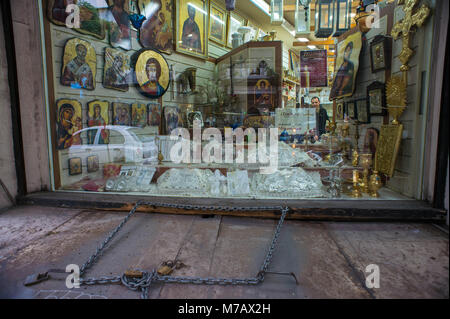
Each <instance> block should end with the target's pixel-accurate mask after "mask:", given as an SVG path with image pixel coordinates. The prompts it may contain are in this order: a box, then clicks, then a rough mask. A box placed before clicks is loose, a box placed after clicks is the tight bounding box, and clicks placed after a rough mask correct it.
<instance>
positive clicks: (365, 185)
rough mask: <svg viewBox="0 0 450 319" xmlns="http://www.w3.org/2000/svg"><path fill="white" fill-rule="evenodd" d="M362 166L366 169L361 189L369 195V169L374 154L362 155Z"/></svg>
mask: <svg viewBox="0 0 450 319" xmlns="http://www.w3.org/2000/svg"><path fill="white" fill-rule="evenodd" d="M360 163H361V166H362V167H363V168H364V171H363V178H362V179H361V183H360V186H361V189H362V191H363V192H364V193H369V169H370V166H371V165H372V154H370V153H366V154H361V157H360Z"/></svg>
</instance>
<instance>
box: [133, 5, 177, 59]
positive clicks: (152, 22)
mask: <svg viewBox="0 0 450 319" xmlns="http://www.w3.org/2000/svg"><path fill="white" fill-rule="evenodd" d="M138 4H139V12H140V14H141V15H143V16H145V18H146V19H145V20H144V22H143V23H142V26H141V28H140V30H139V41H140V43H141V45H142V46H143V47H144V48H149V49H150V48H152V49H156V50H158V51H161V52H163V53H166V54H172V52H173V19H172V12H173V0H139V2H138Z"/></svg>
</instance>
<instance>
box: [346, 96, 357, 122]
mask: <svg viewBox="0 0 450 319" xmlns="http://www.w3.org/2000/svg"><path fill="white" fill-rule="evenodd" d="M345 112H346V113H347V115H348V117H349V118H350V119H352V120H354V119H356V118H357V115H356V107H355V101H349V102H347V103H346V104H345Z"/></svg>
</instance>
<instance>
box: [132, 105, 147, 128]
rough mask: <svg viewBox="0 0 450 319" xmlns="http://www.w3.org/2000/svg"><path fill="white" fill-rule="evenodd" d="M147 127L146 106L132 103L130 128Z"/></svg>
mask: <svg viewBox="0 0 450 319" xmlns="http://www.w3.org/2000/svg"><path fill="white" fill-rule="evenodd" d="M146 125H147V105H145V104H142V103H134V104H132V105H131V126H138V127H144V126H146Z"/></svg>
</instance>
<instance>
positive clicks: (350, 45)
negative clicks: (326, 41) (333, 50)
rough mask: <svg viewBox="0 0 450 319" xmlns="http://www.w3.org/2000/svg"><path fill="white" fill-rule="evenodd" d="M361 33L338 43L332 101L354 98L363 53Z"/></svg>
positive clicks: (331, 94)
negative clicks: (360, 58)
mask: <svg viewBox="0 0 450 319" xmlns="http://www.w3.org/2000/svg"><path fill="white" fill-rule="evenodd" d="M361 47H362V40H361V33H360V32H357V33H354V34H352V35H350V36H348V37H347V38H346V39H345V40H344V41H341V42H339V43H338V49H337V51H338V55H337V59H336V66H338V67H337V70H338V71H337V72H336V74H335V76H334V79H333V85H332V87H331V91H330V100H334V99H338V98H343V97H346V96H352V95H353V92H354V90H355V79H356V74H357V73H358V68H359V54H360V52H361Z"/></svg>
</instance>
